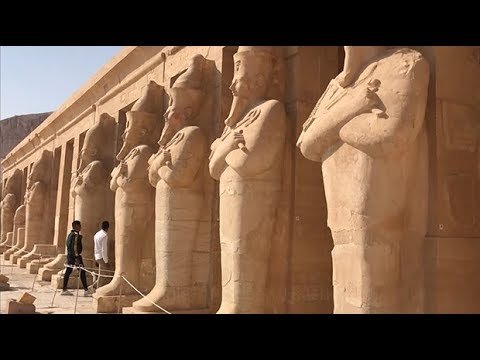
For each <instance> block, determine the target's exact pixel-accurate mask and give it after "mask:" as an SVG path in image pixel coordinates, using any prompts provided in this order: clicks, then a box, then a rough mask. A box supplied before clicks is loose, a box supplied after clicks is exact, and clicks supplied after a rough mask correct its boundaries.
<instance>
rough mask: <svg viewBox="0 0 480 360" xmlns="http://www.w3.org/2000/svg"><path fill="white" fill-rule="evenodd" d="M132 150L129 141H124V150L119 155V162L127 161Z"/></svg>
mask: <svg viewBox="0 0 480 360" xmlns="http://www.w3.org/2000/svg"><path fill="white" fill-rule="evenodd" d="M132 149H133V145H132V144H131V143H130V142H128V141H124V142H123V145H122V148H121V149H120V152H119V153H118V155H117V160H118V161H122V160H123V159H125V157H126V156H127V155H128V153H129V152H130V151H131V150H132Z"/></svg>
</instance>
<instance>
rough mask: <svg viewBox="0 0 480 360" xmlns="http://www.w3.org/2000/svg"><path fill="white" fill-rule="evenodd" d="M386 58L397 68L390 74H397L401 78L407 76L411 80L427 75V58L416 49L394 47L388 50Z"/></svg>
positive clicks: (426, 76) (428, 66) (428, 69)
mask: <svg viewBox="0 0 480 360" xmlns="http://www.w3.org/2000/svg"><path fill="white" fill-rule="evenodd" d="M386 59H388V62H389V63H392V64H394V65H393V66H394V67H396V68H397V69H395V70H396V71H392V72H391V74H395V75H398V76H399V77H401V78H405V77H408V78H411V79H412V80H420V79H424V78H428V77H429V74H430V65H429V63H428V60H427V59H426V58H425V57H424V56H423V55H422V54H421V53H420V52H418V51H417V50H414V49H410V48H400V49H394V50H391V51H390V52H389V54H388V55H387V57H386ZM392 70H393V69H392Z"/></svg>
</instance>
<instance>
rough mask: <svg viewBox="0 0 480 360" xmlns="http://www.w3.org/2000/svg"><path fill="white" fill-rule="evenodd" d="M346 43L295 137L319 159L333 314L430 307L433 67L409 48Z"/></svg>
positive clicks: (312, 157)
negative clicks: (340, 64)
mask: <svg viewBox="0 0 480 360" xmlns="http://www.w3.org/2000/svg"><path fill="white" fill-rule="evenodd" d="M345 49H346V57H345V65H344V69H343V72H342V73H340V74H339V75H338V76H337V77H336V78H335V79H333V80H332V81H331V83H330V85H329V87H328V88H327V90H326V91H325V93H324V94H323V95H322V97H321V98H320V100H319V101H318V103H317V105H316V107H315V109H314V110H313V112H312V114H311V115H310V117H309V119H308V120H307V122H306V123H305V125H304V130H303V132H302V134H301V135H300V138H299V140H298V146H299V148H300V149H301V152H302V154H303V155H304V156H305V157H307V158H308V159H310V160H313V161H318V162H322V170H323V178H324V186H325V195H326V199H327V205H328V226H329V228H330V229H331V231H332V236H333V241H334V244H335V247H334V249H333V251H332V259H333V286H334V304H335V312H337V313H342V312H346V313H351V312H354V313H372V312H373V313H379V312H387V313H389V312H390V313H391V312H394V313H396V312H402V311H404V310H406V311H407V312H423V311H424V283H423V282H424V276H423V269H422V266H421V265H419V264H421V259H422V258H423V256H424V254H423V249H422V247H423V246H422V243H423V241H424V237H425V233H426V230H427V229H426V225H427V205H428V204H427V197H428V178H427V176H428V174H427V171H428V162H427V159H428V152H427V134H426V126H425V125H424V119H425V109H426V105H427V94H428V81H429V65H428V62H427V61H426V60H425V58H424V57H423V56H422V55H421V54H420V53H418V52H417V51H414V50H411V49H405V48H402V49H391V50H387V49H386V48H385V47H380V46H378V47H375V46H371V47H367V46H366V47H361V46H359V47H355V46H353V47H345Z"/></svg>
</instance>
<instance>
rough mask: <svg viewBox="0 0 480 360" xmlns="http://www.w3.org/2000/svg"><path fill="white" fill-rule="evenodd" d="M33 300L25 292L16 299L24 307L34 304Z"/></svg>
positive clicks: (33, 298)
mask: <svg viewBox="0 0 480 360" xmlns="http://www.w3.org/2000/svg"><path fill="white" fill-rule="evenodd" d="M35 299H36V297H35V296H33V295H31V294H29V293H27V292H26V293H24V294H23V295H22V296H21V297H20V299H18V302H20V303H22V304H25V305H32V304H33V303H34V302H35Z"/></svg>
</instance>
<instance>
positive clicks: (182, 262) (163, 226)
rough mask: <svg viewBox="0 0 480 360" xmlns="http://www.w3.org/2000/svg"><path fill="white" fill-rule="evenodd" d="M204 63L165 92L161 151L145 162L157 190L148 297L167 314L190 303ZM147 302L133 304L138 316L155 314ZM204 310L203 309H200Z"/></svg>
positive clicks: (200, 197)
mask: <svg viewBox="0 0 480 360" xmlns="http://www.w3.org/2000/svg"><path fill="white" fill-rule="evenodd" d="M206 73H207V63H206V59H205V58H204V57H203V56H201V55H197V56H195V57H193V59H192V60H191V63H190V66H189V68H188V70H187V71H186V72H185V73H183V74H182V75H180V77H179V78H178V79H177V80H176V82H175V83H174V84H173V87H172V88H171V89H170V94H169V95H170V103H169V108H168V109H167V111H166V112H165V115H164V117H165V126H164V128H163V132H162V136H161V138H160V141H159V144H160V149H159V150H158V152H157V153H156V154H154V155H153V156H152V157H151V158H150V160H149V164H150V168H149V179H150V184H152V186H154V187H156V198H155V254H156V270H157V271H156V272H157V274H156V285H155V287H154V288H153V290H152V291H151V292H150V294H148V295H147V296H148V298H149V299H150V300H151V301H153V302H155V303H156V304H158V305H160V306H162V307H163V308H166V309H167V310H191V309H198V308H200V307H202V305H203V304H195V298H196V297H195V296H194V291H195V289H194V286H193V285H194V284H193V281H192V272H193V250H194V245H195V239H196V236H197V232H198V227H199V223H200V216H201V212H202V210H205V209H204V193H203V192H204V187H203V185H204V176H205V174H204V171H203V169H204V167H206V160H207V155H208V154H207V149H208V148H207V140H206V137H205V135H204V133H203V132H202V130H201V129H200V127H198V126H196V125H195V124H196V121H195V120H196V118H197V115H198V113H199V110H200V108H201V106H202V102H203V100H204V97H205V77H206ZM151 301H148V300H147V299H145V298H144V299H141V300H138V301H136V302H135V303H134V304H133V307H134V309H136V310H139V311H160V310H159V309H158V308H157V307H155V306H154V305H152V303H151ZM203 306H205V305H203Z"/></svg>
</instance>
